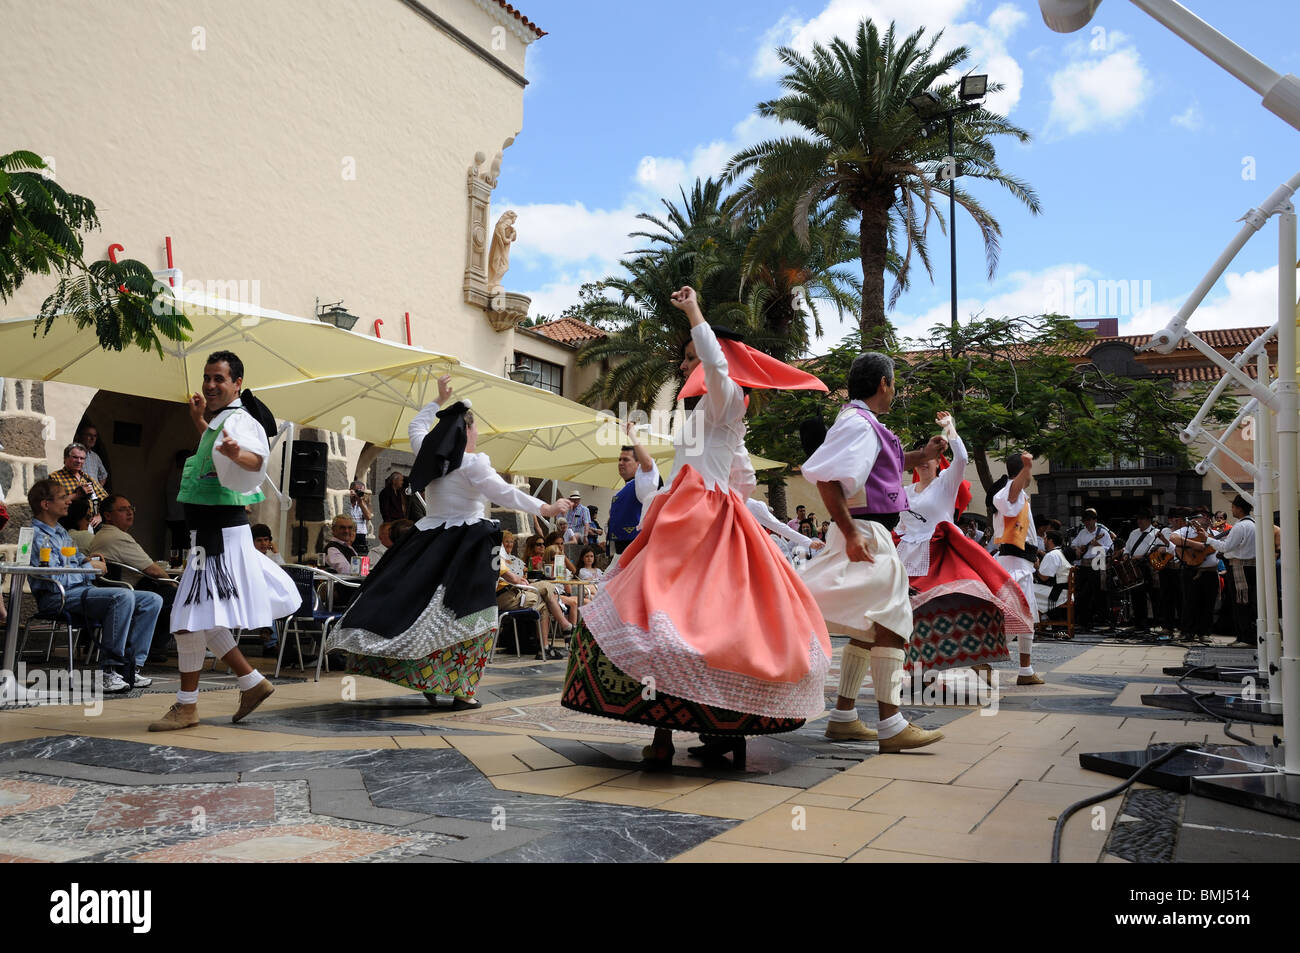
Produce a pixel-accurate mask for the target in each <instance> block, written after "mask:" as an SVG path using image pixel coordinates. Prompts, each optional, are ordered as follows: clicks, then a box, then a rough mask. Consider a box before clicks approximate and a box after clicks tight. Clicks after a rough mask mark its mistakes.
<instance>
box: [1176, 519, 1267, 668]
mask: <svg viewBox="0 0 1300 953" xmlns="http://www.w3.org/2000/svg"><path fill="white" fill-rule="evenodd" d="M1252 508H1253V507H1252V506H1251V504H1250V503H1248V502H1246V499H1245V498H1244V497H1242V496H1240V495H1238V496H1237V498H1236V499H1234V500H1233V501H1232V519H1233V521H1234V522H1233V526H1232V529H1231V530H1229V531H1228V532H1227V533H1224V534H1223V535H1222V537H1220V538H1215V536H1214V535H1211V536H1210V538H1209V539H1207V540H1206V541H1205V542H1204V543H1197V542H1194V541H1188V542H1187V543H1186V544H1185V545H1186V546H1187V547H1189V548H1190V549H1192V550H1194V551H1196V550H1202V551H1204V553H1205V555H1206V556H1209V557H1210V558H1207V559H1206V560H1205V561H1206V562H1207V563H1208V562H1212V561H1213V555H1212V554H1213V553H1215V552H1217V553H1219V554H1221V555H1222V556H1223V559H1224V562H1226V563H1227V565H1228V574H1227V576H1226V578H1225V579H1224V583H1223V605H1224V611H1223V614H1224V615H1225V616H1227V617H1228V618H1230V619H1231V622H1232V634H1233V635H1234V636H1236V638H1237V643H1236V644H1237V645H1241V646H1246V647H1253V646H1254V645H1255V643H1256V641H1257V638H1258V634H1257V632H1256V631H1255V621H1256V616H1257V615H1258V611H1259V610H1258V606H1259V600H1258V598H1257V593H1256V591H1255V520H1254V518H1253V517H1252V516H1251V509H1252Z"/></svg>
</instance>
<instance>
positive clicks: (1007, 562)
mask: <svg viewBox="0 0 1300 953" xmlns="http://www.w3.org/2000/svg"><path fill="white" fill-rule="evenodd" d="M1033 465H1034V458H1033V457H1032V456H1031V455H1029V454H1027V453H1012V454H1009V455H1008V456H1007V458H1006V466H1007V479H1008V480H1009V482H1008V483H1007V484H1006V485H1005V486H1003V487H1001V488H1000V489H998V491H997V492H996V493H994V494H993V496H992V499H991V506H990V507H989V508H990V510H991V511H992V516H993V540H994V542H995V543H996V544H997V547H998V548H997V551H996V552H995V554H994V558H995V559H997V561H998V563H999V564H1000V565H1001V566H1002V568H1003V569H1005V570H1006V571H1007V573H1008V574H1009V575H1010V576H1011V578H1012V579H1014V580H1015V581H1016V584H1017V585H1018V586H1020V591H1021V592H1023V593H1024V594H1025V600H1026V601H1027V602H1028V603H1029V611H1030V612H1031V613H1033V616H1034V622H1037V621H1038V600H1037V599H1036V598H1035V597H1034V559H1035V557H1036V556H1037V551H1038V531H1037V529H1036V528H1035V527H1034V514H1033V512H1032V511H1031V510H1030V508H1029V481H1030V480H1031V479H1032V477H1033V474H1032V473H1031V472H1030V471H1031V469H1032V468H1033ZM1016 639H1017V640H1018V641H1019V643H1020V645H1019V649H1020V672H1019V674H1018V675H1017V676H1016V684H1017V685H1042V684H1043V679H1042V676H1040V675H1037V674H1035V673H1034V661H1033V651H1034V636H1033V634H1032V633H1029V634H1026V633H1024V632H1021V633H1020V634H1019V635H1017V636H1016Z"/></svg>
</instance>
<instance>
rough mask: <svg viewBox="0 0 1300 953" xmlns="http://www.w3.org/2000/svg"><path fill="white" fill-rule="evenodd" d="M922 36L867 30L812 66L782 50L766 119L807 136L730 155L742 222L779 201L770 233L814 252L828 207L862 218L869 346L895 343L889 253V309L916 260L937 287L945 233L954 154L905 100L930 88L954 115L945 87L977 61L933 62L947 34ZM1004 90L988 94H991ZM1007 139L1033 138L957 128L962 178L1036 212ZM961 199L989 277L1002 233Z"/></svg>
mask: <svg viewBox="0 0 1300 953" xmlns="http://www.w3.org/2000/svg"><path fill="white" fill-rule="evenodd" d="M923 33H924V29H919V30H917V31H916V32H915V33H913V34H912V35H911V36H908V37H907V38H905V39H903V40H902V41H901V42H898V41H897V40H896V38H895V34H894V26H893V24H890V27H889V29H888V30H887V31H886V33H885V35H884V38H883V40H882V38H881V37H880V35H879V33H878V31H877V29H876V26H875V24H874V23H872V22H871V21H870V20H863V21H862V23H861V24H859V26H858V32H857V38H856V42H855V44H854V45H853V46H850V45H849V44H848V43H846V42H845V41H844V40H842V39H838V38H837V39H835V40H833V41H832V42H831V44H830V46H829V47H824V46H821V45H820V44H816V45H814V46H813V49H812V52H811V54H810V55H809V56H807V57H805V56H802V55H800V54H799V53H797V52H795V51H794V50H792V49H790V48H788V47H782V48H781V49H780V50H778V51H777V55H778V56H779V57H780V59H781V62H782V63H784V64H785V65H786V67H788V68H789V72H787V73H786V75H785V76H783V77H782V79H781V86H782V87H783V88H784V89H786V90H787V91H788V92H787V93H786V94H785V95H783V96H781V97H780V98H779V99H774V100H770V101H768V102H763V103H759V104H758V107H757V108H758V113H759V115H761V116H766V117H774V118H776V119H779V120H782V121H784V122H789V123H793V124H795V125H797V126H801V127H802V128H803V130H805V131H806V133H807V135H806V136H801V135H795V136H790V137H787V138H780V139H769V140H767V141H765V142H761V143H759V144H757V145H755V146H752V147H751V148H749V149H745V150H743V151H742V152H740V153H737V154H736V155H735V156H733V157H732V159H731V161H730V162H729V163H728V164H727V168H726V170H725V173H724V175H725V177H726V179H727V181H729V182H731V181H737V180H739V179H741V178H743V177H744V176H746V175H748V176H749V178H748V180H747V181H745V182H744V183H743V184H742V185H741V186H740V188H739V189H738V190H737V192H736V194H735V199H734V201H733V204H732V209H733V214H734V215H736V216H739V217H743V216H746V215H749V214H750V213H752V212H753V211H754V210H755V209H758V208H762V207H765V206H768V205H770V204H772V203H776V204H778V205H785V206H788V208H789V210H790V215H789V217H788V218H782V217H768V218H767V219H766V220H765V221H764V223H763V228H765V229H786V228H791V227H792V228H793V230H794V233H795V234H796V236H798V237H799V239H800V240H801V241H802V242H805V243H806V242H807V241H808V230H809V223H810V221H811V220H812V218H813V215H814V213H815V210H817V209H818V208H819V207H821V205H822V204H823V203H826V202H828V201H832V200H843V201H847V202H848V204H849V205H850V206H851V207H852V208H853V209H854V210H855V211H856V212H857V214H858V215H860V216H861V218H860V220H859V223H858V242H859V257H860V259H861V262H862V275H863V278H862V291H863V308H862V317H861V328H862V332H863V339H864V341H866V342H868V343H876V344H882V343H885V342H887V341H888V339H889V338H890V337H891V336H892V329H891V327H890V325H889V321H888V318H887V317H886V312H887V307H886V301H885V278H884V276H885V272H886V271H888V270H890V268H889V260H890V255H891V253H893V254H896V255H897V268H896V270H895V281H894V286H893V289H892V290H891V292H890V295H889V301H888V308H892V307H893V306H894V304H895V302H896V301H897V300H898V296H899V294H901V293H902V291H903V290H904V289H905V288H906V287H907V282H908V278H909V271H910V266H911V262H912V255H913V254H914V253H915V255H916V257H917V258H919V259H920V261H921V264H922V265H923V266H924V268H925V270H926V273H927V274H930V275H931V277H933V272H932V269H931V262H930V255H929V251H928V248H927V244H926V238H927V227H928V225H929V222H930V218H931V216H934V217H935V218H936V219H937V220H938V221H939V224H940V227H941V228H942V227H946V226H945V223H944V217H943V213H942V211H941V210H940V208H939V207H938V205H937V203H936V199H937V198H938V196H937V195H936V194H935V193H936V191H937V190H936V189H935V187H934V182H935V177H936V174H937V171H938V169H939V167H940V165H941V162H942V158H943V156H944V154H945V153H946V152H947V144H946V143H945V142H941V141H940V139H939V137H933V138H927V137H925V136H923V135H922V123H921V121H920V119H919V118H918V117H917V115H916V113H915V111H914V110H913V109H912V108H911V107H910V106H909V104H908V100H909V99H911V98H912V97H914V96H917V95H919V94H921V93H923V92H925V91H927V90H929V91H931V92H934V93H935V94H936V95H937V96H938V97H939V99H940V100H941V102H942V103H943V104H944V105H945V107H946V106H949V105H954V104H955V103H956V96H955V84H954V83H951V82H945V83H940V82H939V80H940V78H941V77H943V76H944V75H945V74H947V75H951V74H952V73H954V72H955V71H956V70H957V68H958V67H959V66H960V65H961V64H962V63H963V62H964V61H965V60H966V59H967V57H968V56H969V51H968V50H967V49H966V47H958V48H957V49H955V50H952V51H951V52H949V53H946V54H944V55H942V56H940V57H938V58H937V59H936V58H934V51H935V47H936V46H937V45H938V43H939V40H940V38H941V37H942V36H943V33H942V32H940V33H937V34H935V36H934V38H933V39H931V40H930V42H929V43H928V44H927V45H924V46H923V45H922V34H923ZM1001 88H1002V87H1001V86H1000V85H999V84H990V86H989V89H990V91H993V92H996V91H998V90H1000V89H1001ZM998 135H1009V136H1013V137H1015V138H1016V139H1017V140H1019V141H1020V142H1027V141H1028V140H1029V133H1028V132H1026V131H1025V130H1023V129H1021V128H1019V127H1018V126H1015V125H1012V124H1011V123H1009V122H1007V120H1006V119H1005V118H1003V117H1002V116H999V115H997V114H996V113H993V112H990V111H989V110H987V109H984V108H982V107H981V108H978V109H975V110H972V111H970V112H967V113H964V114H962V115H960V116H958V117H957V118H955V119H954V139H955V151H956V159H957V162H958V167H959V169H960V172H961V174H962V175H963V176H966V177H969V178H974V179H987V180H990V181H992V182H996V183H997V184H998V185H1001V186H1002V187H1003V188H1005V189H1007V191H1009V192H1010V193H1011V194H1012V195H1014V196H1015V197H1016V198H1018V199H1020V201H1022V202H1023V203H1024V204H1025V205H1026V206H1027V207H1028V208H1029V209H1030V211H1031V212H1034V213H1035V214H1036V213H1037V212H1038V211H1039V203H1038V196H1037V195H1036V194H1035V193H1034V191H1033V190H1032V189H1031V188H1030V187H1029V186H1028V185H1027V184H1026V183H1025V182H1023V181H1022V180H1020V179H1017V178H1015V177H1013V176H1010V175H1008V174H1006V173H1005V172H1003V171H1002V169H1001V168H999V167H998V164H997V161H996V157H995V154H994V149H993V145H992V144H991V142H990V139H991V138H992V137H993V136H998ZM956 200H957V203H958V204H959V205H961V207H962V208H964V209H965V210H966V211H967V212H968V213H969V214H970V216H971V217H972V218H973V219H974V220H975V223H976V224H977V226H978V227H979V230H980V234H981V236H982V237H983V239H984V249H985V256H986V258H987V263H988V273H989V276H990V277H992V275H993V274H994V272H995V270H996V268H997V262H998V254H999V244H998V240H999V236H1000V235H1001V228H1000V226H999V225H998V222H997V220H996V219H995V218H994V217H993V216H992V215H991V214H990V213H989V212H988V210H987V209H985V208H984V207H983V206H982V205H981V204H980V203H979V202H978V201H977V200H976V199H975V198H974V197H972V196H971V195H970V194H969V193H967V192H965V191H964V190H962V189H960V188H959V189H958V190H957V195H956Z"/></svg>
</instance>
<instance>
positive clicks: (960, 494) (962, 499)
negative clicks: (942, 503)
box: [912, 454, 972, 519]
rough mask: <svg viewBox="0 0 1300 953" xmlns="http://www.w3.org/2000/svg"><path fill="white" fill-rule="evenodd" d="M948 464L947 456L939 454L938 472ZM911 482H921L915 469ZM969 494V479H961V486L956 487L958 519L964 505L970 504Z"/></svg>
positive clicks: (964, 507)
mask: <svg viewBox="0 0 1300 953" xmlns="http://www.w3.org/2000/svg"><path fill="white" fill-rule="evenodd" d="M948 466H949V464H948V458H947V457H945V456H943V455H942V454H940V455H939V472H940V473H942V472H943V471H944V470H947V469H948ZM912 482H913V483H920V482H921V474H920V473H918V472H917V471H916V470H913V471H912ZM971 496H972V494H971V490H970V480H962V481H961V486H959V487H958V488H957V504H956V510H957V518H958V519H961V514H963V513H965V512H966V507H968V506H970V501H971Z"/></svg>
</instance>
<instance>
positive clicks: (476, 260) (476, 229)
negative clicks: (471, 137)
mask: <svg viewBox="0 0 1300 953" xmlns="http://www.w3.org/2000/svg"><path fill="white" fill-rule="evenodd" d="M514 141H515V137H514V136H510V137H509V138H508V139H506V140H505V142H503V143H502V144H501V148H500V149H499V150H498V151H497V153H496V155H494V156H493V157H492V162H491V164H488V161H487V154H486V153H484V152H476V153H474V162H473V164H472V165H471V166H470V167H469V174H468V181H467V183H466V187H467V190H468V193H469V222H468V224H469V231H468V233H467V235H466V243H465V301H466V302H468V303H469V304H472V305H475V306H477V307H480V308H482V309H483V310H484V311H485V312H486V313H487V318H488V321H489V322H490V323H491V325H492V327H493V328H495V329H496V330H498V331H505V330H508V329H510V328H512V327H514V326H515V325H516V324H518V323H519V322H520V321H522V320H523V319H524V318H526V317H527V316H528V305H529V303H530V302H529V299H528V298H527V297H525V296H524V295H518V294H512V293H510V292H507V291H506V290H505V287H504V286H503V285H502V283H501V282H502V279H503V278H504V277H505V273H506V271H507V270H509V268H510V244H511V243H512V242H513V241H514V240H515V238H516V237H517V233H516V232H515V228H514V224H515V219H516V217H517V216H516V215H515V213H514V212H512V211H507V212H505V213H504V214H503V215H502V216H501V218H500V219H498V220H497V224H496V228H494V229H492V232H491V238H490V239H489V237H488V234H489V233H488V229H489V227H490V226H491V211H490V203H491V197H492V190H493V189H494V188H496V185H497V182H498V181H499V179H500V177H501V163H502V162H503V161H504V158H505V150H506V149H508V148H510V146H511V145H512V144H513V143H514Z"/></svg>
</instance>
